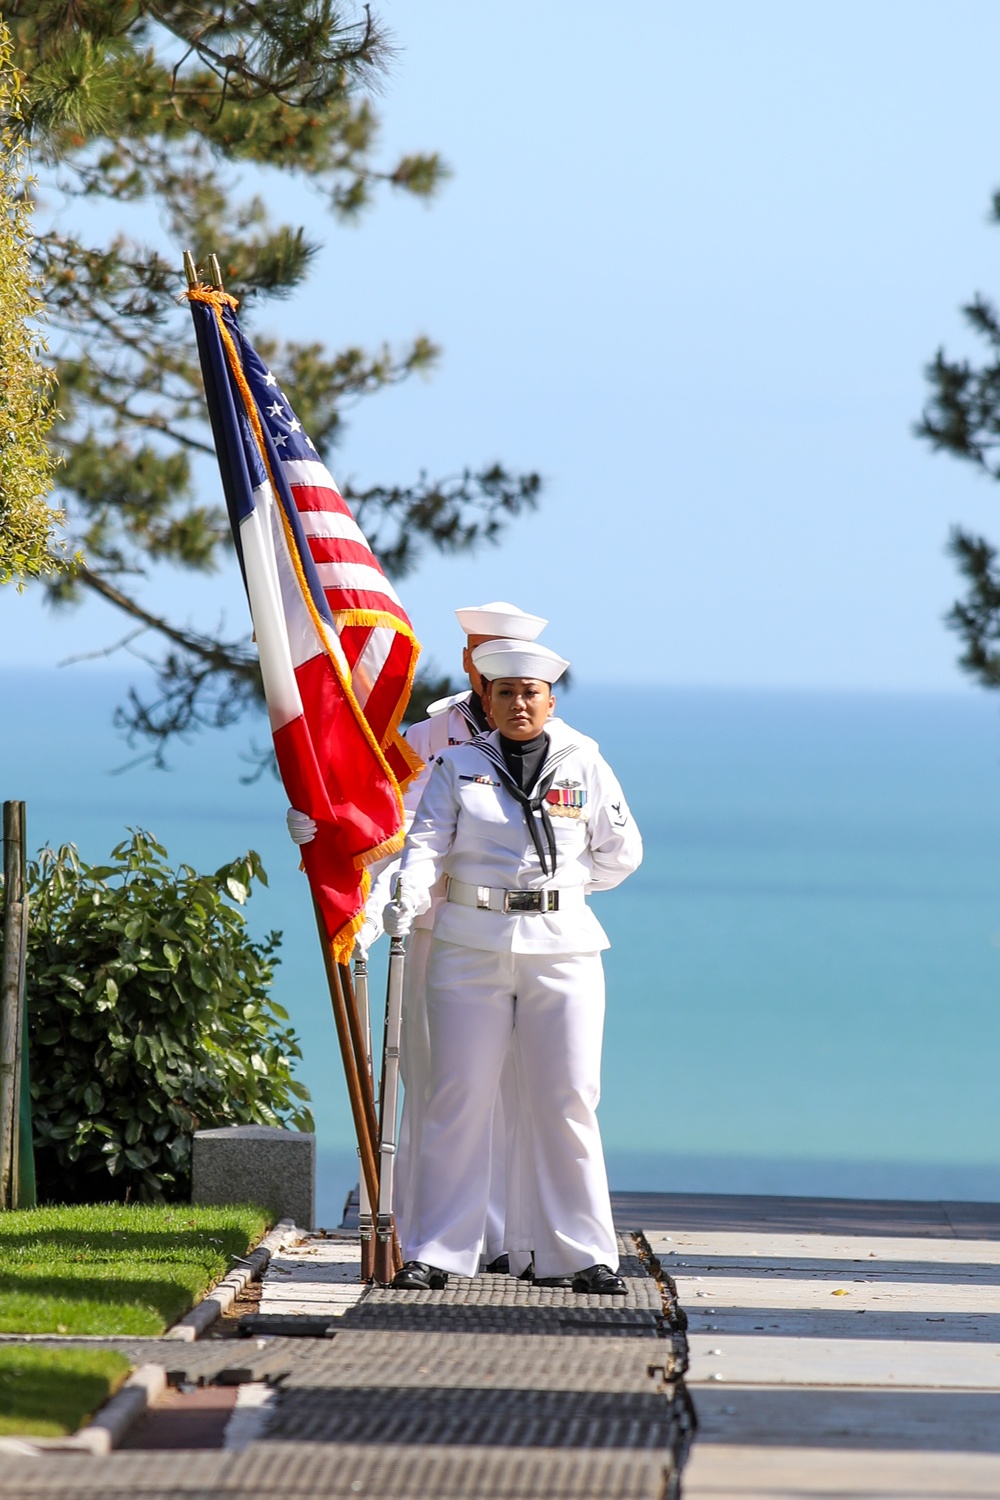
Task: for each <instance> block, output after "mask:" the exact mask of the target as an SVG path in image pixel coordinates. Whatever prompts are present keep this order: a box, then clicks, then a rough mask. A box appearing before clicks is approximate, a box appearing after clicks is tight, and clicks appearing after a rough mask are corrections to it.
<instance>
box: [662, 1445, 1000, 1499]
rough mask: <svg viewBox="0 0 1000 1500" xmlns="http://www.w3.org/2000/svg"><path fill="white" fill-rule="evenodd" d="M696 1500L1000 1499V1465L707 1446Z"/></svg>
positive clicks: (697, 1471) (979, 1458) (697, 1460)
mask: <svg viewBox="0 0 1000 1500" xmlns="http://www.w3.org/2000/svg"><path fill="white" fill-rule="evenodd" d="M684 1494H685V1496H688V1497H690V1500H695V1497H704V1500H741V1497H743V1496H747V1497H750V1496H754V1497H761V1496H765V1497H768V1500H791V1497H800V1496H801V1497H808V1500H812V1497H815V1500H848V1497H850V1500H859V1497H860V1500H916V1497H918V1496H919V1497H922V1500H923V1497H927V1500H982V1497H987V1496H989V1497H994V1500H995V1497H996V1496H997V1495H998V1494H1000V1458H994V1457H991V1456H987V1455H983V1454H978V1453H962V1454H956V1453H928V1452H919V1453H873V1452H870V1451H864V1450H862V1451H858V1450H851V1449H843V1450H841V1451H839V1452H831V1451H830V1450H829V1449H826V1448H802V1447H795V1448H777V1447H776V1448H768V1449H766V1450H764V1451H761V1450H760V1449H759V1448H756V1447H751V1446H741V1445H737V1444H734V1445H733V1446H732V1447H728V1448H717V1447H708V1446H705V1445H703V1446H702V1447H700V1448H698V1449H697V1450H696V1451H695V1453H694V1454H693V1455H692V1458H691V1461H690V1463H689V1465H688V1467H687V1469H686V1470H685V1472H684Z"/></svg>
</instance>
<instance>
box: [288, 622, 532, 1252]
mask: <svg viewBox="0 0 1000 1500" xmlns="http://www.w3.org/2000/svg"><path fill="white" fill-rule="evenodd" d="M455 617H456V619H457V620H458V623H459V625H460V626H461V628H462V630H463V631H464V632H465V636H466V641H465V646H464V649H463V651H462V670H463V671H464V672H465V674H466V676H467V677H468V679H469V687H470V691H468V692H464V693H456V694H455V695H454V696H453V697H450V698H441V699H439V700H438V702H436V703H432V704H431V705H430V708H429V709H428V716H427V718H426V719H421V720H419V721H418V722H417V723H416V724H411V725H410V727H409V728H408V729H407V731H406V739H407V743H408V744H409V745H410V746H411V748H412V749H413V750H414V751H415V752H416V753H417V755H419V757H420V759H421V760H422V761H423V762H424V770H423V771H422V772H421V773H420V775H419V776H417V777H416V778H415V779H414V780H413V781H412V782H411V783H410V785H409V786H408V787H407V789H406V791H405V793H404V794H403V807H404V810H405V813H406V824H407V828H409V826H410V825H411V823H412V821H413V817H414V814H415V812H416V810H417V807H418V805H419V803H420V799H421V797H422V795H423V792H424V789H425V787H426V786H427V782H428V781H429V779H430V774H431V771H432V769H433V766H434V761H435V760H436V758H437V756H438V755H439V754H440V753H441V752H442V751H443V750H447V749H448V748H449V747H452V746H455V745H464V744H466V743H467V742H468V741H469V740H471V739H473V738H474V737H475V736H476V735H477V734H480V733H482V731H483V730H487V729H488V728H489V725H488V723H487V719H486V713H485V710H484V709H483V703H482V693H483V683H482V679H481V677H480V675H479V670H478V668H477V667H476V665H475V663H474V662H473V659H472V653H473V651H474V650H475V649H476V648H477V647H478V646H481V645H483V644H485V643H487V642H489V641H493V640H497V639H511V640H517V641H524V642H529V641H534V640H535V639H536V638H537V636H539V635H540V634H541V632H542V631H543V630H544V628H545V626H546V625H547V624H548V621H547V620H546V619H544V618H543V617H542V616H541V615H532V614H527V613H526V612H525V611H524V610H523V609H519V608H518V607H517V605H516V604H510V603H508V602H506V601H505V600H493V601H491V602H490V603H488V604H476V605H469V606H468V607H466V608H463V609H456V611H455ZM288 827H289V832H290V833H291V835H292V838H293V839H294V840H295V841H296V842H297V843H302V842H306V841H307V840H308V839H309V838H312V837H314V836H315V832H316V827H315V824H314V823H313V820H312V819H311V818H309V817H307V816H306V815H305V814H304V813H300V812H297V811H296V810H295V809H294V808H290V809H289V811H288ZM398 870H399V857H398V856H394V857H393V858H391V859H389V860H386V861H385V862H384V863H383V864H381V865H380V866H378V867H376V869H375V871H374V872H373V875H374V878H373V880H372V889H371V893H370V895H369V898H368V904H367V908H366V917H365V922H364V925H363V926H362V928H361V930H360V931H359V932H358V934H357V936H356V938H355V944H356V947H357V948H359V949H360V950H361V951H362V953H365V954H367V952H368V951H369V949H370V948H371V946H372V944H373V943H374V942H375V941H376V940H377V938H378V937H379V936H380V935H381V932H382V909H383V907H384V906H385V904H386V902H387V901H388V899H389V895H390V891H391V888H392V881H393V878H394V876H395V875H396V873H397V872H398ZM443 895H444V887H443V884H442V885H441V888H440V890H438V891H437V892H434V893H432V900H431V904H430V906H429V907H428V909H427V910H426V911H425V912H423V913H421V914H420V915H419V916H418V917H417V918H416V920H415V922H414V924H413V931H412V933H411V935H410V940H409V942H408V944H407V954H406V966H405V969H404V980H403V985H404V988H403V1026H402V1035H401V1038H400V1056H399V1071H400V1076H401V1078H402V1081H403V1109H402V1116H401V1119H400V1128H399V1143H398V1146H397V1154H396V1167H395V1172H394V1181H395V1188H396V1191H395V1200H396V1201H395V1205H394V1206H395V1212H396V1223H397V1227H398V1229H399V1232H400V1235H401V1236H405V1233H406V1229H407V1216H408V1209H409V1205H410V1201H411V1192H410V1184H411V1181H412V1174H413V1164H414V1162H415V1159H416V1156H417V1153H418V1149H419V1141H420V1132H421V1125H422V1120H423V1109H424V1102H425V1100H426V1097H427V1092H428V1089H429V1086H430V1046H429V1040H428V1033H427V1008H426V1004H425V1001H424V981H425V975H426V970H427V958H428V955H429V953H430V945H431V930H432V928H433V926H434V914H435V911H436V909H437V906H438V904H439V903H440V901H441V900H442V899H443ZM504 1105H506V1110H505V1109H504ZM517 1115H518V1110H517V1082H516V1067H515V1061H514V1057H513V1055H512V1056H511V1057H510V1058H509V1059H508V1061H507V1063H506V1065H505V1067H504V1072H503V1076H502V1079H501V1084H500V1091H499V1096H498V1102H497V1108H496V1112H495V1116H494V1126H493V1130H494V1138H493V1151H492V1162H493V1168H492V1173H491V1178H490V1191H489V1208H488V1212H487V1221H486V1236H485V1241H484V1246H483V1256H484V1259H485V1260H486V1262H487V1267H488V1269H496V1270H501V1269H503V1270H506V1269H508V1268H510V1261H508V1260H507V1258H506V1257H507V1250H508V1248H511V1244H512V1242H514V1241H515V1240H516V1242H517V1244H518V1245H521V1244H522V1242H523V1240H524V1238H525V1235H524V1232H523V1231H522V1232H521V1233H520V1234H518V1232H517V1229H516V1226H515V1225H514V1223H513V1203H509V1202H508V1192H507V1186H508V1177H510V1178H511V1179H514V1178H517V1179H518V1180H520V1174H519V1173H518V1172H517V1166H516V1163H517V1161H518V1160H519V1159H520V1156H521V1150H522V1148H521V1146H520V1142H519V1135H518V1121H517ZM515 1196H516V1192H515ZM529 1262H530V1246H527V1247H524V1248H522V1249H521V1250H520V1251H517V1252H515V1254H514V1257H513V1270H514V1271H515V1273H516V1272H519V1271H521V1270H523V1269H525V1268H526V1267H527V1265H528V1264H529Z"/></svg>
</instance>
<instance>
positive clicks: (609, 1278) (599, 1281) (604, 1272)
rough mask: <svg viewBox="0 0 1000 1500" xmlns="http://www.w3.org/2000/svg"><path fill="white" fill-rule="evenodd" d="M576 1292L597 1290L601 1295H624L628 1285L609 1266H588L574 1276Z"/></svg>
mask: <svg viewBox="0 0 1000 1500" xmlns="http://www.w3.org/2000/svg"><path fill="white" fill-rule="evenodd" d="M573 1290H574V1292H596V1293H597V1295H598V1296H599V1297H624V1296H626V1295H627V1293H628V1287H627V1286H626V1285H625V1283H624V1281H622V1279H621V1277H620V1276H616V1275H615V1273H614V1271H612V1270H611V1268H610V1267H609V1266H587V1267H586V1268H585V1269H584V1270H582V1271H577V1273H576V1275H575V1276H574V1277H573Z"/></svg>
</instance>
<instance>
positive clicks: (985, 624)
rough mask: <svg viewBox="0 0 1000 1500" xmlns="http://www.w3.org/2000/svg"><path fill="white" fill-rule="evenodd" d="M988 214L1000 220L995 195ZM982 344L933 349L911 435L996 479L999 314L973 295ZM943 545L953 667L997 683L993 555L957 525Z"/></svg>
mask: <svg viewBox="0 0 1000 1500" xmlns="http://www.w3.org/2000/svg"><path fill="white" fill-rule="evenodd" d="M992 219H993V222H994V223H1000V192H997V193H995V194H994V197H993V205H992ZM962 313H963V316H964V318H965V321H966V323H967V324H968V326H969V327H970V328H971V329H972V331H973V332H974V333H975V334H976V336H977V338H978V339H979V340H980V342H981V343H982V345H983V346H984V353H983V356H982V359H981V360H980V361H979V362H974V361H972V360H968V359H952V358H949V357H948V356H947V355H946V354H945V352H944V350H943V349H938V351H937V353H936V354H935V356H934V359H933V360H932V361H931V363H930V364H929V365H928V366H927V368H926V372H925V373H926V376H927V380H928V382H929V384H930V388H931V389H930V396H929V397H928V400H927V404H926V405H925V407H924V410H923V413H922V415H921V418H920V421H919V422H918V424H917V427H916V432H917V435H918V437H921V438H923V439H925V440H926V441H927V442H928V443H930V445H931V446H932V448H934V450H935V451H936V452H943V453H950V454H951V455H952V457H954V458H959V459H962V460H964V462H966V463H969V464H972V465H973V466H974V467H975V468H976V469H978V470H979V471H980V472H981V473H983V474H986V475H987V476H988V477H989V478H990V479H994V480H1000V315H998V313H997V309H996V307H995V306H994V305H993V303H991V302H990V301H989V300H988V299H987V298H985V297H983V296H981V295H979V294H977V295H976V296H975V297H974V298H973V299H972V301H971V302H969V303H968V304H967V305H966V306H965V307H963V309H962ZM948 550H949V552H950V553H951V555H952V556H953V557H954V558H955V560H956V563H957V564H958V570H959V572H960V573H961V575H962V577H963V578H964V579H965V581H966V585H967V587H966V592H965V595H964V597H963V598H961V599H958V600H956V602H955V603H954V604H953V605H952V608H951V609H950V610H949V612H948V614H947V616H946V620H947V623H948V625H949V626H950V628H951V629H952V630H954V631H955V632H956V634H957V635H958V636H959V639H960V640H961V641H962V646H963V650H962V655H961V656H960V657H959V664H960V666H961V667H962V668H963V669H964V670H965V671H966V672H968V673H969V674H970V676H972V677H974V678H975V680H976V681H977V682H979V683H980V684H981V685H982V686H983V687H990V688H995V687H1000V556H998V552H997V548H996V547H995V546H994V545H993V544H992V543H991V542H990V541H989V540H988V539H987V538H986V537H982V536H977V535H975V534H973V533H972V532H968V531H965V530H963V528H962V527H960V526H956V527H954V528H953V529H952V532H951V536H950V539H949V543H948Z"/></svg>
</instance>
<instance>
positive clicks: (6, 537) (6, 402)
mask: <svg viewBox="0 0 1000 1500" xmlns="http://www.w3.org/2000/svg"><path fill="white" fill-rule="evenodd" d="M11 52H12V42H11V37H10V32H9V31H8V29H7V27H6V26H5V25H4V24H3V22H2V21H0V195H2V207H0V583H10V582H11V581H13V580H16V581H17V582H18V584H23V582H24V581H25V580H26V579H28V578H40V577H44V576H46V575H50V574H52V573H54V572H55V571H56V569H57V567H58V565H59V563H58V553H59V545H58V542H57V535H58V523H59V516H58V513H57V512H56V511H54V510H53V509H52V508H51V507H50V506H49V505H48V503H47V501H46V498H45V497H46V495H47V494H48V493H49V491H50V490H51V488H52V470H53V462H52V455H51V453H50V451H49V447H48V444H47V442H46V434H47V432H48V430H49V428H50V426H51V425H52V411H51V403H50V401H49V390H50V386H51V371H50V369H49V367H48V365H47V364H46V363H45V360H44V353H45V345H44V342H43V340H42V338H41V336H40V334H39V332H38V319H39V317H40V315H41V312H42V305H41V301H40V298H39V287H38V282H37V276H36V273H35V271H34V270H33V268H32V265H31V198H30V196H29V192H28V189H29V187H30V179H29V176H28V170H27V161H26V154H27V148H26V144H25V140H24V135H23V129H22V127H23V117H24V114H25V110H26V105H25V96H24V90H23V85H22V80H21V77H20V75H19V74H18V73H17V72H15V71H14V69H13V68H12V67H11Z"/></svg>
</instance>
